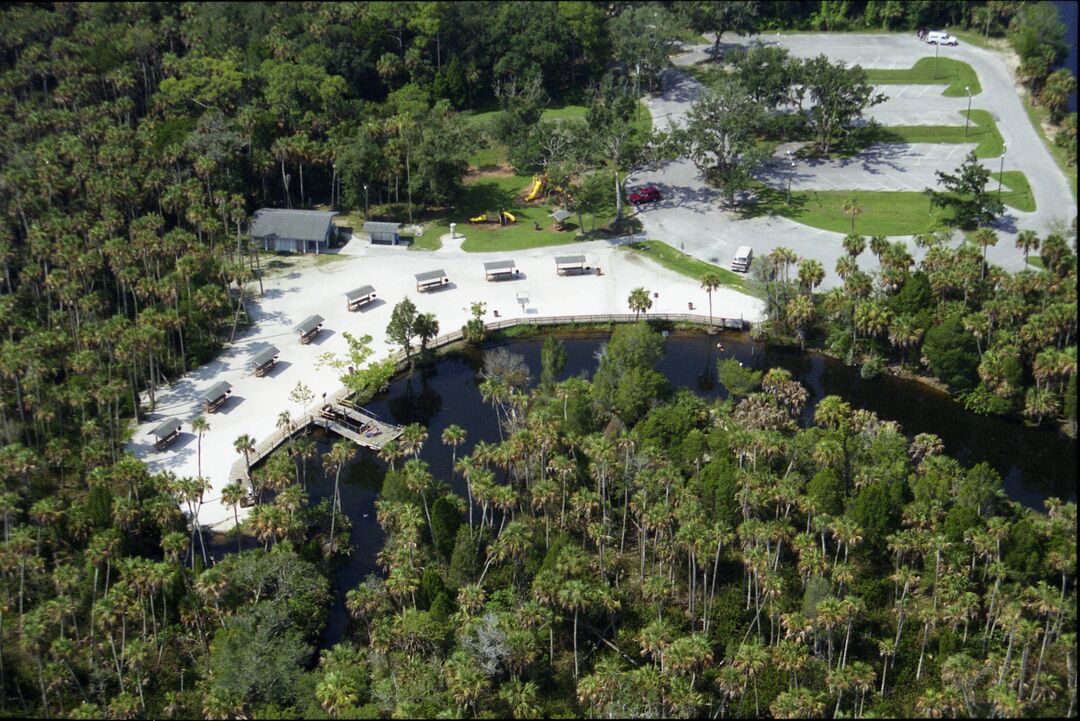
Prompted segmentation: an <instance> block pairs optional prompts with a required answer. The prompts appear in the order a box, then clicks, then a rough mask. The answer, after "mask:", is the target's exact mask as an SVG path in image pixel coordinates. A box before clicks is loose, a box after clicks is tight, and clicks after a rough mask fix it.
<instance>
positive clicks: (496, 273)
mask: <svg viewBox="0 0 1080 721" xmlns="http://www.w3.org/2000/svg"><path fill="white" fill-rule="evenodd" d="M515 274H517V269H515V268H514V261H512V260H493V261H491V262H490V263H484V277H485V278H486V279H487V280H508V279H510V278H513V277H514V275H515Z"/></svg>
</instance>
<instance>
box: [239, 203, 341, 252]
mask: <svg viewBox="0 0 1080 721" xmlns="http://www.w3.org/2000/svg"><path fill="white" fill-rule="evenodd" d="M335 215H336V213H332V212H330V211H324V210H284V209H281V208H261V209H259V210H256V211H255V215H254V216H252V218H251V238H252V240H254V241H255V242H256V243H258V244H259V245H261V246H262V248H263V250H284V251H288V252H291V253H319V252H322V251H325V250H327V249H328V248H329V247H330V244H331V243H332V242H333V240H334V238H335V237H336V233H337V231H336V229H335V228H334V223H333V221H332V220H331V219H332V218H333V217H334V216H335Z"/></svg>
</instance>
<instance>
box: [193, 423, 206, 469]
mask: <svg viewBox="0 0 1080 721" xmlns="http://www.w3.org/2000/svg"><path fill="white" fill-rule="evenodd" d="M208 430H210V424H209V423H208V422H207V420H206V417H205V416H199V417H198V418H196V419H195V420H193V421H191V432H192V433H194V434H195V435H196V438H197V439H198V440H197V445H196V449H197V452H198V455H197V459H198V464H199V465H198V475H199V476H201V475H202V437H203V433H206V432H207V431H208Z"/></svg>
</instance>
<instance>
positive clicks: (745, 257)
mask: <svg viewBox="0 0 1080 721" xmlns="http://www.w3.org/2000/svg"><path fill="white" fill-rule="evenodd" d="M753 259H754V250H753V248H751V247H750V246H749V245H740V246H739V249H738V250H736V251H735V255H734V256H733V257H732V258H731V269H732V270H733V271H735V272H736V273H745V272H747V271H748V270H750V261H751V260H753Z"/></svg>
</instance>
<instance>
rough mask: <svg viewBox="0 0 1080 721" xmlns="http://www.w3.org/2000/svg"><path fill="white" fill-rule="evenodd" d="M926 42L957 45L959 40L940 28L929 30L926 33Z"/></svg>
mask: <svg viewBox="0 0 1080 721" xmlns="http://www.w3.org/2000/svg"><path fill="white" fill-rule="evenodd" d="M926 42H928V43H930V44H931V45H957V44H958V43H959V42H960V41H959V40H957V39H956V38H954V37H953V36H952V35H949V34H948V33H947V32H943V31H941V30H931V31H930V32H928V33H927V34H926Z"/></svg>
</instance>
